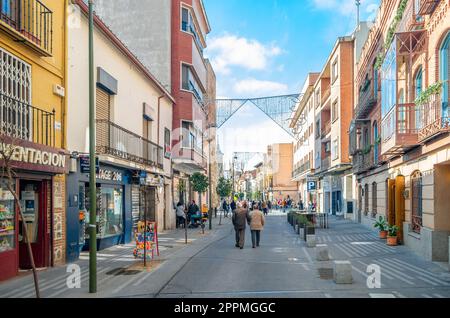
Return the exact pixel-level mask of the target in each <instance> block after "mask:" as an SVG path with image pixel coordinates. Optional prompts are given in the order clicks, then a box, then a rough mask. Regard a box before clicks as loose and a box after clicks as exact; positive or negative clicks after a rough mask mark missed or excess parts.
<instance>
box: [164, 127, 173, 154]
mask: <svg viewBox="0 0 450 318" xmlns="http://www.w3.org/2000/svg"><path fill="white" fill-rule="evenodd" d="M171 151H172V147H171V140H170V129H168V128H164V157H165V158H167V159H170V157H171Z"/></svg>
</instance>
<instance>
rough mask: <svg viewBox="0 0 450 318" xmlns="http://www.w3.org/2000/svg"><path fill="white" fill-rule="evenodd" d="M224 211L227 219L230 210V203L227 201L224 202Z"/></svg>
mask: <svg viewBox="0 0 450 318" xmlns="http://www.w3.org/2000/svg"><path fill="white" fill-rule="evenodd" d="M222 209H223V213H224V215H225V217H226V218H227V217H228V211H229V209H228V203H227V200H226V199H224V200H223V203H222Z"/></svg>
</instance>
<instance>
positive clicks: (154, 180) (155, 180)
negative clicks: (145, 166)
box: [147, 175, 164, 187]
mask: <svg viewBox="0 0 450 318" xmlns="http://www.w3.org/2000/svg"><path fill="white" fill-rule="evenodd" d="M163 184H164V179H163V178H161V177H158V176H153V175H149V176H147V185H151V186H156V187H158V186H162V185H163Z"/></svg>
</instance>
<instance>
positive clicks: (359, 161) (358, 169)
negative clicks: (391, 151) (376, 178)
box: [352, 146, 375, 174]
mask: <svg viewBox="0 0 450 318" xmlns="http://www.w3.org/2000/svg"><path fill="white" fill-rule="evenodd" d="M368 147H369V146H368ZM374 163H375V155H374V150H373V147H372V146H370V149H366V150H365V151H361V152H359V153H357V154H355V155H354V156H353V162H352V164H353V173H356V174H359V173H362V172H365V171H367V170H369V169H371V168H372V167H373V166H374Z"/></svg>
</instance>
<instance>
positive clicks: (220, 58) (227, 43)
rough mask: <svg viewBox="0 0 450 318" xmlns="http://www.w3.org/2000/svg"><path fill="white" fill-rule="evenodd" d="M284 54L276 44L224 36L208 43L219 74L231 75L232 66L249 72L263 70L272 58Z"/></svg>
mask: <svg viewBox="0 0 450 318" xmlns="http://www.w3.org/2000/svg"><path fill="white" fill-rule="evenodd" d="M281 53H282V50H281V48H279V47H278V46H276V45H275V44H269V45H264V44H262V43H261V42H258V41H257V40H252V39H247V38H244V37H237V36H235V35H228V34H226V35H223V36H221V37H217V38H212V39H211V40H210V41H209V43H208V55H209V56H211V61H212V64H213V66H214V70H215V71H216V72H217V73H222V74H229V73H230V72H231V71H230V66H238V67H243V68H245V69H248V70H263V69H265V68H266V67H267V65H268V63H269V59H270V58H271V57H275V56H278V55H280V54H281Z"/></svg>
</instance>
